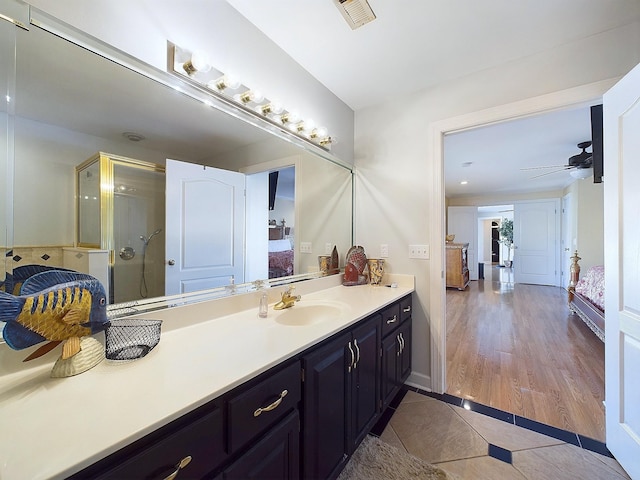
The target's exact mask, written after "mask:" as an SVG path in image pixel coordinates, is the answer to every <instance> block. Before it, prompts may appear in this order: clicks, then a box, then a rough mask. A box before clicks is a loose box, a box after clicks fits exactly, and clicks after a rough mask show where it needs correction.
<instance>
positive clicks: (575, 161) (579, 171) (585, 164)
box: [521, 141, 593, 179]
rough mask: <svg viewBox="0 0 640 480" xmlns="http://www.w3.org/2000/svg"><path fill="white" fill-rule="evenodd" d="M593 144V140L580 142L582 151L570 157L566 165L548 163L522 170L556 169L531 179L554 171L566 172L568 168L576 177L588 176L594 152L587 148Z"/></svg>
mask: <svg viewBox="0 0 640 480" xmlns="http://www.w3.org/2000/svg"><path fill="white" fill-rule="evenodd" d="M590 146H591V142H590V141H587V142H580V143H579V144H578V148H580V149H582V152H580V153H578V154H577V155H573V156H571V157H569V160H568V161H567V164H566V165H546V166H540V167H526V168H522V169H521V170H542V169H547V168H552V169H554V170H552V171H548V172H544V173H541V174H539V175H535V176H533V177H531V179H534V178H538V177H543V176H545V175H550V174H552V173H557V172H564V171H566V170H572V172H569V174H570V175H571V176H573V177H576V178H586V177H588V176H590V175H591V171H590V169H591V168H592V166H593V153H592V152H587V148H589V147H590Z"/></svg>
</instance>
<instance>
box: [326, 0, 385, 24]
mask: <svg viewBox="0 0 640 480" xmlns="http://www.w3.org/2000/svg"><path fill="white" fill-rule="evenodd" d="M333 3H335V5H336V7H338V10H340V13H341V14H342V16H343V17H344V19H345V20H346V21H347V23H348V24H349V26H350V27H351V29H352V30H355V29H356V28H359V27H361V26H363V25H364V24H366V23H369V22H370V21H372V20H375V19H376V15H375V13H373V10H371V7H370V6H369V3H368V2H367V0H333Z"/></svg>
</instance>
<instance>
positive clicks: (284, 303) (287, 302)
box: [273, 285, 301, 310]
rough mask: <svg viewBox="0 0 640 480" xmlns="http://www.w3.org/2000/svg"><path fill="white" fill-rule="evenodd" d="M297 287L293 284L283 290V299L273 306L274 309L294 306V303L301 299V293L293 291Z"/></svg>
mask: <svg viewBox="0 0 640 480" xmlns="http://www.w3.org/2000/svg"><path fill="white" fill-rule="evenodd" d="M295 288H296V287H294V286H293V285H292V286H290V287H289V288H287V289H286V290H285V291H284V292H282V298H281V300H280V301H279V302H278V303H276V304H275V305H274V306H273V309H274V310H284V309H285V308H291V307H293V305H294V303H296V302H299V301H300V298H301V297H300V295H292V294H291V293H292V292H293V290H294V289H295Z"/></svg>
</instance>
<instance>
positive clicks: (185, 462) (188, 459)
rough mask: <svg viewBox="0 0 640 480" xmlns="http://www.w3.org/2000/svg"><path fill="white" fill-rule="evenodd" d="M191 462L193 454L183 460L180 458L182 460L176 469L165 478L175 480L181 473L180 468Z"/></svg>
mask: <svg viewBox="0 0 640 480" xmlns="http://www.w3.org/2000/svg"><path fill="white" fill-rule="evenodd" d="M190 462H191V456H190V455H187V456H186V457H184V458H183V459H182V460H180V462H179V463H178V464H177V465H176V469H175V471H174V472H173V473H172V474H171V475H169V476H168V477H166V478H165V479H164V480H173V479H174V478H176V477H177V476H178V474H179V473H180V470H182V469H183V468H184V467H186V466H187V465H189V463H190Z"/></svg>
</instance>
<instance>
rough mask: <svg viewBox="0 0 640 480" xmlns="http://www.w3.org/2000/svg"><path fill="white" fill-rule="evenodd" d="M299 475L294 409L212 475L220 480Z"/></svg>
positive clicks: (285, 478)
mask: <svg viewBox="0 0 640 480" xmlns="http://www.w3.org/2000/svg"><path fill="white" fill-rule="evenodd" d="M299 478H300V419H299V416H298V411H297V410H295V411H293V412H291V413H289V415H287V416H286V417H285V418H284V419H283V420H282V421H281V422H280V423H278V424H277V425H276V426H275V427H272V428H271V429H270V430H269V432H268V433H267V434H266V435H264V437H262V438H261V439H259V440H258V441H257V442H256V444H255V445H254V446H253V447H251V448H250V449H249V450H248V451H247V452H246V453H245V454H244V455H242V456H241V457H240V458H239V459H238V460H236V461H235V462H234V463H233V464H232V465H231V466H230V467H229V468H227V469H225V470H224V472H222V475H220V476H218V477H216V480H217V479H221V480H269V479H273V480H276V479H277V480H297V479H299Z"/></svg>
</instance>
